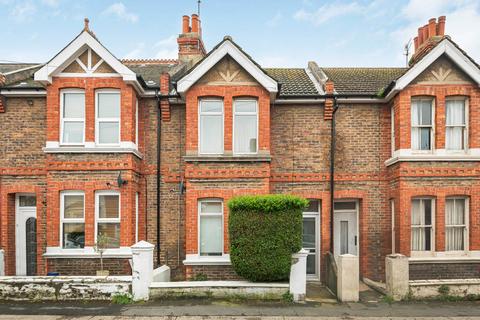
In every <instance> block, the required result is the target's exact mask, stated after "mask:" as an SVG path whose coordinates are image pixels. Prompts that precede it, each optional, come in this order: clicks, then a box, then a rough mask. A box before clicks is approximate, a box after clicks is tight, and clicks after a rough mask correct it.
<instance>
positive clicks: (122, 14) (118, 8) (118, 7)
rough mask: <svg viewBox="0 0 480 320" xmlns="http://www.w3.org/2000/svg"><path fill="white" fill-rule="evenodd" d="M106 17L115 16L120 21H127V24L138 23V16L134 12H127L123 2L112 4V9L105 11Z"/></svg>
mask: <svg viewBox="0 0 480 320" xmlns="http://www.w3.org/2000/svg"><path fill="white" fill-rule="evenodd" d="M103 13H104V14H106V15H115V16H117V17H118V18H119V19H122V20H125V21H127V22H132V23H135V22H137V21H138V15H137V14H135V13H132V12H128V11H127V7H125V5H124V4H123V3H121V2H117V3H114V4H112V5H111V6H110V7H108V8H107V9H105V11H103Z"/></svg>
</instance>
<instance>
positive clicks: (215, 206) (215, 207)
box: [200, 201, 222, 214]
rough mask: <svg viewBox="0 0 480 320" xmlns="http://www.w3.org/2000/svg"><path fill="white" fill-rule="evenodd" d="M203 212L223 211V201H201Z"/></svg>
mask: <svg viewBox="0 0 480 320" xmlns="http://www.w3.org/2000/svg"><path fill="white" fill-rule="evenodd" d="M200 206H201V207H200V210H201V213H220V214H221V213H222V203H221V202H206V201H204V202H201V205H200Z"/></svg>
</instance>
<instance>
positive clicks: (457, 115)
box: [446, 100, 465, 125]
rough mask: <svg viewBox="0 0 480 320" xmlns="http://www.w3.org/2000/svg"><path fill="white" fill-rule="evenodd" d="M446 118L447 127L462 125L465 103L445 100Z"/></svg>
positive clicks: (463, 122)
mask: <svg viewBox="0 0 480 320" xmlns="http://www.w3.org/2000/svg"><path fill="white" fill-rule="evenodd" d="M446 118H447V119H446V122H447V125H464V124H465V101H463V100H447V105H446Z"/></svg>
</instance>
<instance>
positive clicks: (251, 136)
mask: <svg viewBox="0 0 480 320" xmlns="http://www.w3.org/2000/svg"><path fill="white" fill-rule="evenodd" d="M233 128H234V132H233V152H234V153H235V154H254V153H257V150H258V106H257V100H253V99H237V100H235V103H234V124H233Z"/></svg>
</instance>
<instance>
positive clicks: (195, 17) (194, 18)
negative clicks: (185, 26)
mask: <svg viewBox="0 0 480 320" xmlns="http://www.w3.org/2000/svg"><path fill="white" fill-rule="evenodd" d="M198 30H199V21H198V15H196V14H192V32H195V33H198Z"/></svg>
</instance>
